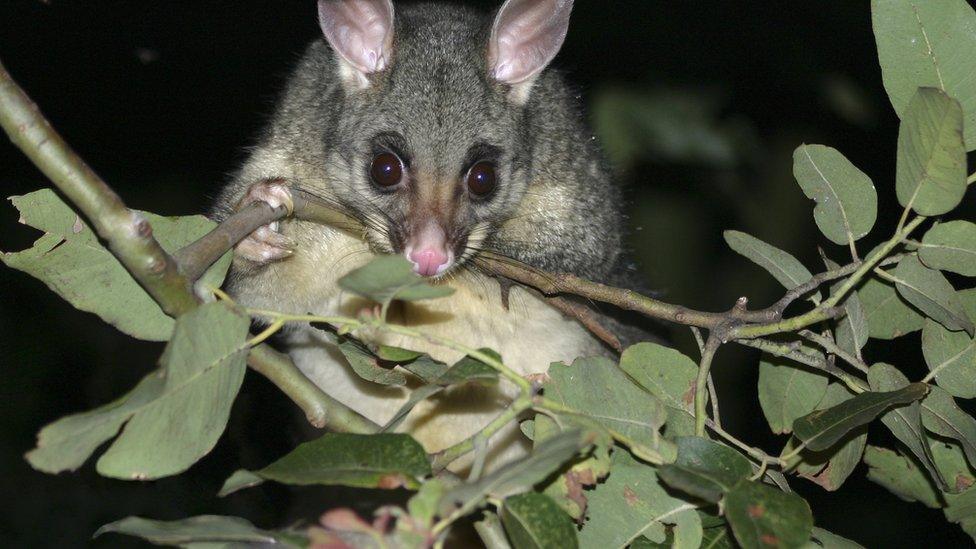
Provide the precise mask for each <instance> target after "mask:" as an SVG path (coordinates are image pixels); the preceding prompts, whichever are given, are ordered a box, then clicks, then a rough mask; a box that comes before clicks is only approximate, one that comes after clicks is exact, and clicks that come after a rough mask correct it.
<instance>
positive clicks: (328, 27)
mask: <svg viewBox="0 0 976 549" xmlns="http://www.w3.org/2000/svg"><path fill="white" fill-rule="evenodd" d="M319 25H320V26H321V27H322V33H323V34H325V39H326V40H328V41H329V44H331V45H332V49H334V50H335V52H336V53H337V54H339V58H340V63H339V64H340V74H341V75H342V79H343V82H344V83H345V84H346V85H347V86H352V87H354V88H356V89H365V88H368V87H369V85H370V83H369V78H368V75H370V74H373V73H376V72H380V71H382V70H384V69H386V67H387V66H388V65H389V63H390V57H391V55H392V53H393V3H392V2H391V1H390V0H319Z"/></svg>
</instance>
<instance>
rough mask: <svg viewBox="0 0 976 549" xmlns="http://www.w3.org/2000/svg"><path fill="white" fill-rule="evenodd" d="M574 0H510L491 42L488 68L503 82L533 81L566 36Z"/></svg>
mask: <svg viewBox="0 0 976 549" xmlns="http://www.w3.org/2000/svg"><path fill="white" fill-rule="evenodd" d="M572 10H573V0H508V1H507V2H505V5H503V6H502V8H501V9H500V10H499V11H498V15H497V16H496V17H495V24H494V26H493V27H492V30H491V40H490V42H489V44H488V70H489V71H491V75H492V76H493V77H494V78H495V79H496V80H498V81H499V82H502V83H505V84H509V85H512V86H515V85H531V82H532V80H534V79H535V77H536V76H537V75H538V74H539V73H540V72H542V70H543V69H545V68H546V66H548V65H549V63H551V62H552V60H553V58H554V57H556V54H557V53H559V48H561V47H562V45H563V41H564V40H565V39H566V32H567V30H568V29H569V14H570V12H571V11H572Z"/></svg>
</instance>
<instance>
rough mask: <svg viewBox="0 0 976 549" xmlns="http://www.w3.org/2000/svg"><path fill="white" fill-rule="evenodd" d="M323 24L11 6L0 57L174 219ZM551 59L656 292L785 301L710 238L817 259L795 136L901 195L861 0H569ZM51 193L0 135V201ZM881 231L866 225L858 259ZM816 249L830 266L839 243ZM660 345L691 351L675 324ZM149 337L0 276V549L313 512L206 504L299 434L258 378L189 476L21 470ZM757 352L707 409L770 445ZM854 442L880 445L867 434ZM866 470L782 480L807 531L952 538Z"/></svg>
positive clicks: (129, 377)
mask: <svg viewBox="0 0 976 549" xmlns="http://www.w3.org/2000/svg"><path fill="white" fill-rule="evenodd" d="M482 4H484V5H493V4H494V2H482ZM318 32H319V31H318V26H317V24H316V19H315V10H314V2H311V1H310V0H309V1H288V2H277V1H271V0H268V1H249V2H244V1H235V2H230V1H201V2H148V1H137V0H124V1H121V0H120V1H67V0H52V1H51V2H49V3H41V2H37V1H28V0H7V1H6V2H4V7H3V8H0V59H2V60H3V62H4V63H5V64H6V66H7V68H8V69H9V70H10V72H11V73H12V74H13V75H14V77H15V78H16V79H18V81H19V82H20V83H21V84H22V86H23V87H24V88H25V89H26V90H27V91H28V92H29V93H30V94H31V95H32V96H33V98H34V99H35V100H36V101H37V102H38V103H39V105H40V106H41V107H42V109H43V110H44V112H45V113H46V114H47V116H48V117H49V118H50V119H51V120H52V122H53V123H54V125H55V126H56V127H57V128H58V129H59V130H60V131H61V132H62V133H63V134H64V136H65V137H66V138H67V140H68V141H69V142H70V143H72V144H73V146H74V147H75V148H76V149H77V150H78V151H79V153H80V154H81V155H82V156H83V157H84V158H86V159H87V160H88V162H89V163H90V164H91V165H92V166H93V167H94V168H95V169H96V171H98V172H99V173H100V174H101V175H102V176H103V177H104V178H105V179H106V180H107V181H108V182H109V183H110V184H111V185H112V186H113V187H114V188H115V189H116V190H117V191H118V192H119V193H120V194H121V195H122V197H123V198H124V199H125V200H126V201H127V203H128V204H129V205H130V206H132V207H136V208H140V209H146V210H151V211H154V212H157V213H161V214H169V215H175V214H189V213H200V212H203V211H204V210H205V209H206V207H207V204H208V203H209V200H210V197H211V196H213V195H214V194H215V192H216V191H217V189H218V188H219V187H220V185H221V182H222V181H224V180H225V179H226V174H227V173H228V172H229V171H231V170H232V169H233V168H234V167H235V165H236V164H237V163H238V162H239V161H240V160H241V158H242V156H243V149H244V147H245V146H246V145H248V143H249V142H250V140H251V139H252V138H253V136H254V135H255V134H256V132H257V131H258V129H259V128H260V126H261V124H262V121H263V120H264V118H265V116H266V115H267V114H268V113H269V111H270V109H271V106H272V104H273V102H274V99H275V95H276V91H277V90H278V89H279V88H280V86H281V83H282V80H283V78H284V76H285V75H286V74H287V71H288V70H289V68H290V67H291V66H292V65H293V63H294V62H295V60H296V59H297V56H298V54H299V53H300V52H301V51H302V49H303V47H304V46H305V44H306V43H307V42H308V41H309V40H311V39H312V38H314V37H315V36H317V34H318ZM557 64H558V65H559V66H561V67H562V68H564V69H566V70H567V71H568V72H569V73H570V75H571V77H572V80H573V81H574V82H576V83H577V85H578V86H579V90H580V92H581V95H582V97H583V100H584V101H585V102H586V104H587V105H591V106H592V109H591V112H592V114H593V115H594V117H595V120H596V122H597V126H598V128H599V130H600V133H601V135H602V136H603V137H605V138H606V143H607V144H608V148H609V151H608V152H609V153H611V156H612V157H613V159H614V160H615V161H616V163H617V165H618V167H619V169H620V178H621V180H622V181H623V182H625V183H626V184H627V185H628V189H629V191H628V192H629V194H630V196H631V198H632V200H631V207H630V210H631V211H630V214H631V221H632V225H633V228H634V233H633V234H634V237H633V239H632V246H633V248H634V251H635V252H636V255H637V256H638V257H639V258H640V259H641V261H642V262H643V264H644V267H645V270H646V271H647V274H648V277H649V279H650V281H651V283H652V284H653V286H654V287H656V288H659V289H660V291H661V292H662V293H663V295H664V296H665V298H666V299H668V300H671V301H675V302H680V303H682V304H685V305H689V306H694V307H699V308H705V309H716V310H717V309H722V308H727V307H728V306H729V305H730V304H731V303H732V302H733V301H734V299H735V298H736V297H738V296H740V295H748V296H750V298H751V299H752V301H753V303H754V304H757V305H759V304H765V303H769V302H771V301H772V300H774V299H775V298H776V297H778V296H779V295H780V294H781V293H782V290H781V289H780V288H778V287H777V285H776V283H775V281H773V280H772V279H771V278H769V277H768V276H767V275H765V273H763V272H762V271H761V270H759V269H758V268H757V267H753V266H750V265H749V264H748V263H747V262H746V261H745V260H744V259H741V258H738V257H736V256H734V255H733V254H732V253H731V252H729V251H728V250H727V248H726V247H725V246H724V243H723V242H722V237H721V232H722V231H723V230H725V229H729V228H736V229H740V230H744V231H747V232H750V233H751V234H754V235H756V236H758V237H760V238H763V239H765V240H767V241H770V242H772V243H774V244H776V245H777V246H780V247H782V248H784V249H786V250H789V251H791V252H794V253H795V254H796V255H797V256H798V257H800V258H801V259H802V260H803V261H804V262H805V263H806V264H807V265H808V266H809V267H810V268H811V270H813V271H815V272H816V271H817V270H819V266H820V263H819V259H818V255H817V251H816V248H815V246H814V245H812V242H813V241H814V240H813V239H816V238H817V236H818V235H817V233H816V228H815V226H814V224H813V222H812V216H811V210H812V204H811V203H809V202H808V201H807V200H806V199H805V198H804V197H803V195H802V193H801V192H800V190H799V188H798V186H797V185H796V184H795V182H794V181H793V179H792V174H791V166H792V151H793V149H794V148H795V147H797V146H798V145H800V144H801V143H804V142H806V143H824V144H829V145H831V146H834V147H836V148H838V149H840V150H841V151H842V152H844V153H845V154H846V155H847V156H848V158H850V159H851V160H852V161H853V162H854V163H855V164H856V165H857V166H859V167H860V168H861V169H862V170H864V171H865V172H866V173H868V174H869V175H870V176H872V178H873V179H874V181H875V184H876V186H877V188H878V190H879V193H880V195H881V208H882V210H881V211H882V212H895V211H896V209H897V206H896V205H895V204H894V198H893V195H894V191H893V178H894V168H895V165H894V155H895V140H896V136H897V119H896V117H895V116H894V114H893V112H892V111H891V109H890V106H889V104H888V101H887V98H886V95H885V93H884V90H883V88H882V84H881V74H880V70H879V68H878V65H877V61H876V52H875V46H874V41H873V36H872V34H871V21H870V13H869V5H868V2H867V1H850V0H830V1H827V0H822V1H819V2H748V1H745V0H739V1H735V2H722V1H714V0H713V1H703V2H667V1H663V0H630V1H614V2H601V1H596V0H579V1H578V2H577V8H576V12H575V14H574V18H573V24H572V27H571V30H570V34H569V38H568V40H567V44H566V46H565V48H564V50H563V53H562V54H561V55H560V57H559V59H558V60H557ZM618 98H623V99H620V100H619V101H618V100H617V99H618ZM621 112H622V113H623V114H621ZM624 145H626V147H624ZM47 185H48V183H46V182H45V180H44V178H43V177H42V176H41V175H40V174H39V173H38V172H36V171H35V170H34V169H33V168H32V167H31V166H30V164H29V163H28V162H27V161H26V160H25V159H24V158H23V157H22V156H21V155H20V154H19V153H18V151H16V150H15V149H14V148H13V147H12V146H11V145H9V144H8V143H7V141H6V140H4V141H3V143H0V189H2V194H3V195H4V196H9V195H16V194H23V193H26V192H29V191H31V190H34V189H37V188H39V187H43V186H47ZM971 194H972V193H971ZM967 201H968V202H969V203H970V205H971V206H972V204H973V202H974V201H973V200H971V197H970V198H969V199H967ZM971 206H970V211H969V213H967V216H969V217H970V218H971V214H972V207H971ZM897 212H898V213H900V209H897ZM16 218H17V216H16V213H15V211H14V209H13V208H12V207H10V206H9V205H8V204H6V203H4V204H3V205H2V206H0V227H2V228H0V249H3V250H17V249H21V248H23V247H27V246H29V245H30V243H31V241H32V240H33V239H34V238H35V237H36V234H34V233H32V232H31V231H30V230H28V229H25V228H23V227H21V226H19V225H17V224H16ZM893 225H894V220H892V219H890V216H886V215H882V217H881V219H880V220H879V223H878V229H877V230H876V231H875V232H874V233H872V235H870V237H869V242H866V243H865V245H864V248H863V249H870V246H871V245H873V244H874V242H876V241H877V240H879V239H880V238H881V237H882V236H883V233H884V232H890V230H891V228H892V227H893ZM818 242H819V243H820V244H821V245H824V246H826V248H825V249H826V251H827V253H828V254H831V255H832V256H833V257H834V258H835V259H838V260H843V258H844V255H843V253H844V250H843V249H839V248H837V247H834V246H832V245H830V244H829V243H826V242H825V241H824V240H823V239H820V240H819V241H818ZM675 339H676V341H677V342H678V343H679V344H680V345H681V346H682V347H683V348H685V349H686V350H689V352H691V351H690V347H689V340H688V337H687V334H685V333H684V332H680V333H676V334H675ZM907 339H909V342H908V343H909V344H910V345H909V346H906V349H908V351H902V350H900V349H898V348H896V347H895V348H893V347H892V346H890V345H889V346H882V347H881V348H877V346H876V347H875V348H874V349H872V350H871V352H869V358H872V359H879V358H883V357H885V356H887V355H896V358H895V361H896V363H897V364H899V366H901V367H903V368H904V369H905V370H906V373H908V374H909V375H910V377H913V378H916V377H920V376H919V373H920V372H922V371H923V370H924V364H922V362H921V359H920V357H919V356H917V341H916V340H915V339H914V338H911V337H909V338H907ZM160 351H161V347H160V346H159V345H155V344H148V343H142V342H137V341H135V340H132V339H130V338H128V337H125V336H123V335H121V334H119V333H118V332H116V331H115V330H114V329H113V328H111V327H109V326H108V325H105V324H103V323H102V322H101V321H100V320H99V319H98V318H96V317H94V316H92V315H88V314H85V313H80V312H78V311H75V310H74V309H72V308H71V307H70V306H68V305H66V304H65V303H64V302H62V301H60V300H59V298H57V297H56V296H54V295H53V294H52V293H50V292H49V291H47V289H46V288H45V287H44V286H43V285H42V284H41V283H39V282H37V281H35V280H33V279H31V278H29V277H27V276H25V275H23V274H21V273H18V272H15V271H12V270H10V269H7V268H5V267H2V268H0V417H2V418H3V419H2V423H0V502H2V504H4V505H5V506H6V509H3V510H0V540H3V541H4V545H7V546H33V547H40V546H59V547H68V546H83V545H86V544H94V545H99V546H116V545H118V544H121V543H123V542H126V543H128V542H129V540H127V539H126V540H123V538H120V537H117V536H110V537H106V538H101V539H99V540H97V541H96V542H89V541H88V540H89V537H90V536H91V534H92V533H93V532H94V530H95V529H96V528H97V527H98V526H100V525H102V524H104V523H107V522H111V521H113V520H117V519H120V518H122V517H124V516H127V515H142V516H146V517H151V518H158V519H175V518H181V517H185V516H190V515H195V514H203V513H214V514H239V515H242V516H246V517H248V518H249V519H251V520H253V521H255V522H256V523H257V524H258V525H259V526H265V527H273V526H280V525H283V524H285V523H287V522H289V521H292V520H294V519H296V518H298V517H299V516H300V515H302V514H303V513H304V511H302V510H301V509H311V511H310V512H309V513H307V514H305V516H308V517H314V516H315V513H314V512H312V511H321V509H320V508H319V509H316V508H314V507H299V505H300V504H299V501H300V500H305V499H308V498H310V497H315V496H317V495H320V494H321V492H322V491H328V490H327V489H320V490H303V491H299V492H298V493H297V495H296V492H294V491H289V490H287V489H284V488H279V487H273V486H270V487H262V488H259V489H254V490H248V491H245V492H242V493H240V494H237V495H234V496H232V497H230V498H227V499H217V498H216V497H215V496H214V494H215V493H216V491H217V489H218V488H219V485H220V483H221V481H222V480H223V479H224V478H225V477H226V476H227V475H228V474H229V473H230V472H232V471H233V470H235V469H237V468H239V467H258V466H261V465H264V464H266V463H268V462H269V461H271V460H272V459H274V458H275V457H277V456H280V455H281V454H282V453H284V452H285V451H287V450H288V449H289V448H291V447H292V446H293V445H294V444H295V443H296V442H297V441H298V440H300V439H301V438H303V437H307V436H308V434H309V433H308V432H307V430H303V429H302V428H301V427H300V423H301V420H300V418H299V417H298V415H297V414H295V412H294V406H293V405H291V403H289V402H288V401H287V400H286V399H285V398H284V397H283V396H281V395H280V394H279V393H278V392H277V391H276V390H275V389H274V388H273V387H271V386H270V385H269V384H267V383H266V382H265V381H264V380H263V379H260V378H258V377H257V376H253V375H249V376H248V379H247V381H246V382H245V385H244V389H243V391H242V394H241V397H240V399H239V401H238V402H237V404H236V405H235V409H234V414H233V418H232V422H231V425H230V427H229V429H228V432H227V434H226V435H225V436H224V438H223V439H222V440H221V442H220V444H219V445H218V448H217V450H215V451H214V453H213V454H211V455H210V456H208V457H207V458H205V459H204V460H203V461H202V462H201V463H199V464H198V465H196V466H195V467H194V468H193V469H191V471H190V472H189V473H188V474H186V475H183V476H180V477H178V478H174V479H167V480H163V481H158V482H151V483H124V482H119V481H114V480H109V479H103V478H99V477H98V476H97V475H95V474H94V472H93V470H92V469H93V466H92V464H91V463H89V464H86V466H85V467H83V468H82V469H81V470H80V471H78V472H76V473H72V474H63V475H60V476H56V477H53V476H47V475H42V474H39V473H36V472H34V471H33V470H31V469H30V468H29V467H28V465H27V463H26V462H25V461H24V460H23V459H22V454H23V453H24V452H26V451H27V450H29V449H30V448H32V447H33V443H34V435H35V433H36V431H37V430H38V429H39V428H40V427H41V426H42V425H44V424H46V423H48V422H50V421H52V420H54V419H56V418H58V417H60V416H63V415H65V414H69V413H74V412H78V411H82V410H86V409H90V408H93V407H95V406H98V405H101V404H103V403H106V402H109V401H110V400H112V399H114V398H116V397H117V396H119V395H120V394H122V393H123V392H124V391H125V390H127V389H128V388H129V387H131V386H132V385H133V384H134V383H135V381H136V380H138V379H139V378H141V377H142V375H144V374H145V373H146V372H148V371H149V370H150V369H151V368H152V367H153V364H154V362H155V360H156V358H157V356H158V354H159V353H160ZM912 353H915V354H912ZM755 360H756V356H755V355H754V354H752V353H749V352H747V351H743V350H740V349H735V348H728V349H723V351H722V353H721V355H720V357H719V361H718V363H717V365H716V370H715V371H716V374H717V376H718V384H719V391H720V394H721V396H722V400H721V402H722V405H723V419H724V421H725V423H726V424H727V427H728V428H730V430H731V431H733V432H736V433H738V434H740V435H741V438H744V439H746V440H749V441H752V442H754V443H756V444H761V445H763V446H764V447H766V448H767V449H768V450H770V451H778V448H779V447H780V446H781V444H782V442H783V441H782V440H776V439H774V438H773V437H772V436H771V435H768V427H765V422H764V420H763V418H762V414H761V411H760V410H759V407H758V402H757V399H756V390H755V380H756V369H755V367H754V364H755ZM872 440H873V441H874V442H875V443H882V444H884V443H888V444H889V445H890V444H891V441H890V440H887V439H886V438H885V434H884V433H883V432H881V429H873V430H872ZM863 469H864V468H863V466H862V467H861V468H860V469H859V470H858V471H857V472H855V474H854V476H853V477H852V478H851V480H849V481H848V483H847V484H846V485H845V486H844V487H843V488H842V489H841V490H840V491H839V492H838V493H836V494H827V493H824V492H823V491H822V490H821V489H820V488H819V487H817V486H814V485H812V484H810V483H808V482H806V481H803V480H794V481H793V482H792V485H793V486H794V488H795V489H797V490H799V491H800V492H801V493H802V494H803V495H804V496H805V497H807V498H808V500H809V501H810V502H811V505H812V506H813V509H814V515H815V517H816V519H817V523H818V525H820V526H823V527H825V528H827V529H829V530H831V531H834V532H836V533H838V534H841V535H844V536H847V537H849V538H851V539H853V540H856V541H858V542H860V543H862V544H864V545H866V546H868V547H896V546H904V547H908V546H918V545H922V544H926V545H930V546H945V545H950V544H951V545H961V544H968V543H970V541H969V539H968V538H967V537H965V536H964V535H963V534H962V532H961V530H960V529H959V528H958V526H955V525H950V524H948V523H946V522H945V520H944V518H943V516H942V513H941V512H940V511H934V510H929V509H926V508H924V507H923V506H921V505H919V504H907V503H903V502H901V501H899V500H898V499H896V498H895V497H894V496H892V495H890V494H888V493H887V492H886V491H884V490H882V489H880V488H878V487H876V486H874V485H872V484H871V483H869V482H868V481H867V480H865V479H864V472H865V471H864V470H863ZM340 497H350V498H355V497H357V495H356V494H355V493H346V492H344V493H342V494H341V495H340Z"/></svg>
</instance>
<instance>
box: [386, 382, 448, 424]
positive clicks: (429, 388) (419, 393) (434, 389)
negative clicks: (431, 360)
mask: <svg viewBox="0 0 976 549" xmlns="http://www.w3.org/2000/svg"><path fill="white" fill-rule="evenodd" d="M444 389H445V387H441V386H440V385H424V386H423V387H418V388H416V389H414V390H413V391H412V392H411V393H410V398H409V399H407V401H406V402H404V403H403V406H400V409H399V410H397V412H396V413H395V414H393V417H391V418H390V419H389V420H388V421H387V422H386V425H384V426H383V428H382V429H380V432H381V433H389V432H392V431H395V430H396V428H397V427H399V426H400V424H401V423H403V420H405V419H407V416H408V415H410V412H411V411H413V409H414V408H415V407H416V406H417V405H418V404H420V403H421V402H423V401H425V400H427V399H428V398H430V397H432V396H434V395H436V394H437V393H440V392H441V391H443V390H444Z"/></svg>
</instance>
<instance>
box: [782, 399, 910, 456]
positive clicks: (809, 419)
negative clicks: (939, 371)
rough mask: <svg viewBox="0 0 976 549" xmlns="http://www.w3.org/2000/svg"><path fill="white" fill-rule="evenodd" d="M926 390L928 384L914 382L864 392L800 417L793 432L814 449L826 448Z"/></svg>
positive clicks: (794, 424) (907, 402)
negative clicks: (878, 391)
mask: <svg viewBox="0 0 976 549" xmlns="http://www.w3.org/2000/svg"><path fill="white" fill-rule="evenodd" d="M926 394H928V386H927V385H926V384H924V383H912V384H910V385H908V386H906V387H904V388H902V389H898V390H897V391H891V392H885V393H872V392H867V393H861V394H859V395H857V396H855V397H854V398H851V399H849V400H845V401H843V402H841V403H840V404H838V405H836V406H833V407H831V408H827V409H826V410H818V411H816V412H813V413H811V414H809V415H806V416H804V417H801V418H800V419H798V420H796V422H794V423H793V434H794V435H796V437H797V438H799V439H800V440H802V441H803V442H805V443H806V445H807V448H809V449H811V450H813V451H821V450H826V449H828V448H830V447H831V446H833V445H834V444H835V443H837V442H838V441H839V440H841V439H842V438H843V437H844V435H846V434H847V433H849V432H850V431H852V430H853V429H856V428H858V427H860V426H862V425H867V424H868V423H870V422H872V421H874V418H876V417H878V415H879V414H881V413H883V412H884V411H885V410H888V409H889V408H892V407H895V406H900V405H904V404H909V403H913V402H916V401H918V400H920V399H922V398H923V397H925V395H926Z"/></svg>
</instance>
